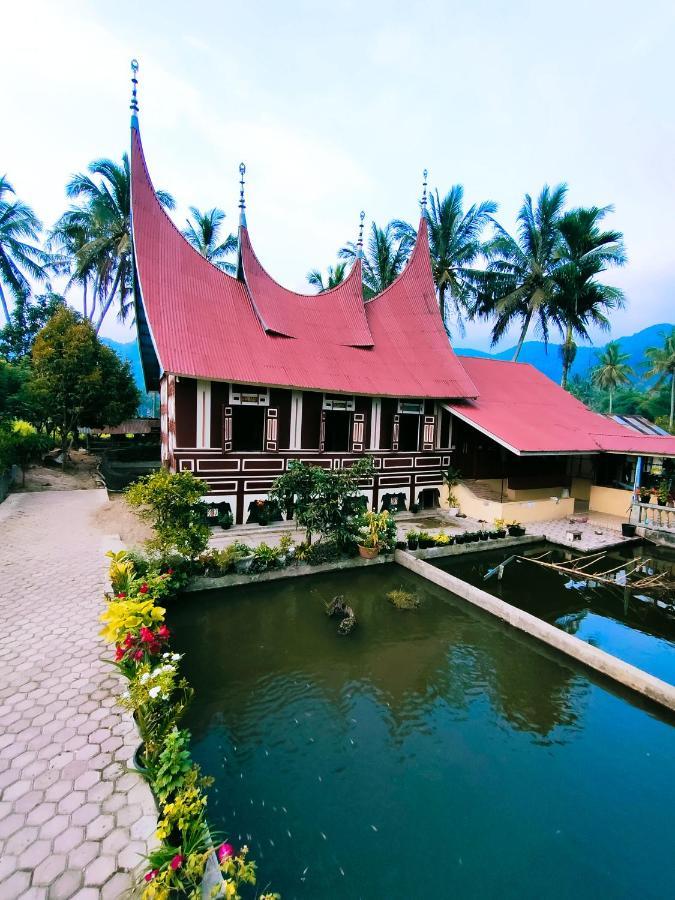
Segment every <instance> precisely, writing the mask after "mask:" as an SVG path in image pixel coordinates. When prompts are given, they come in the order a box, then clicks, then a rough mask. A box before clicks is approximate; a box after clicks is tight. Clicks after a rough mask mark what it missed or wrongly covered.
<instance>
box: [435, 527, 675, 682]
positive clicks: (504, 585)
mask: <svg viewBox="0 0 675 900" xmlns="http://www.w3.org/2000/svg"><path fill="white" fill-rule="evenodd" d="M545 550H551V545H550V544H546V545H545V544H541V545H532V546H528V547H526V548H521V550H520V551H519V552H521V553H522V555H524V556H540V555H541V554H542V553H543V552H544V551H545ZM513 553H514V550H513V548H511V549H506V550H500V551H497V552H489V551H486V552H485V553H476V554H468V555H466V556H463V557H455V558H452V557H448V558H446V559H444V560H443V559H438V560H435V561H433V564H434V565H436V566H438V567H439V568H442V569H444V570H445V571H446V572H450V573H452V574H453V575H456V576H457V577H458V578H461V579H462V580H463V581H468V582H469V583H470V584H474V585H477V586H478V587H481V588H483V590H485V591H488V592H489V593H491V594H494V595H495V596H497V597H500V598H501V599H502V600H505V601H506V602H507V603H511V604H513V605H514V606H517V607H519V608H520V609H524V610H526V611H527V612H529V613H532V614H533V615H535V616H538V617H539V618H540V619H544V620H545V621H546V622H550V623H551V624H552V625H556V626H557V627H558V628H561V629H562V630H564V631H567V632H568V633H569V634H574V635H576V637H578V638H580V639H581V640H582V641H587V642H588V643H589V644H593V645H594V646H595V647H599V648H600V649H601V650H606V651H607V652H608V653H612V654H613V655H614V656H618V657H619V659H623V660H625V661H626V662H629V663H632V664H633V665H634V666H638V667H639V668H641V669H644V671H645V672H649V673H650V674H651V675H656V676H657V677H658V678H662V679H663V680H664V681H668V682H670V683H671V684H675V619H673V617H672V615H669V614H668V613H667V612H666V611H665V610H664V609H663V608H659V607H658V606H656V605H655V604H654V597H650V596H649V592H648V591H645V593H644V595H642V597H641V598H638V597H629V596H627V595H625V592H624V590H623V588H621V587H609V586H605V585H601V584H598V583H597V582H596V583H595V585H596V586H595V587H593V586H589V585H588V579H574V578H570V576H569V575H564V574H561V573H559V572H555V571H551V570H550V569H544V568H542V567H541V566H537V565H534V564H532V563H517V562H512V563H509V564H508V565H507V566H506V568H505V569H504V575H503V577H502V580H501V582H500V581H499V580H498V579H497V577H496V576H493V577H492V578H490V579H489V580H488V581H485V579H484V577H483V576H484V575H485V574H486V573H487V572H488V571H489V570H490V569H492V568H494V567H495V566H497V565H499V563H501V562H503V561H504V560H505V559H507V558H508V557H510V556H511V555H512V554H513ZM637 556H639V557H642V558H643V559H645V558H650V559H651V563H650V564H649V565H650V568H653V569H654V571H656V570H658V571H668V572H670V573H671V577H672V575H673V573H675V551H673V550H669V549H667V548H665V547H655V546H654V545H643V546H637V547H635V546H630V547H625V548H621V549H618V548H617V549H615V550H612V551H610V552H609V553H608V554H607V556H606V557H605V559H603V560H602V561H600V562H598V563H597V564H592V565H590V566H589V568H588V571H589V573H591V574H592V573H593V572H594V571H596V572H599V571H603V570H607V569H610V568H613V567H615V566H618V565H620V564H621V562H622V561H625V560H629V559H631V558H633V557H637ZM578 557H579V554H573V553H571V552H570V551H565V550H562V549H553V550H552V552H551V555H550V556H547V557H546V559H547V560H551V561H552V562H560V563H562V562H565V561H566V560H572V559H575V558H578ZM591 580H592V579H591Z"/></svg>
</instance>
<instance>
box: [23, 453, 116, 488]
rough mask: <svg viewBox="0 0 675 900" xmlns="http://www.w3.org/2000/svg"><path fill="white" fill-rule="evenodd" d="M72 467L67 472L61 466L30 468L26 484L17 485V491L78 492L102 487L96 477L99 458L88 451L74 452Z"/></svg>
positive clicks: (71, 455)
mask: <svg viewBox="0 0 675 900" xmlns="http://www.w3.org/2000/svg"><path fill="white" fill-rule="evenodd" d="M70 458H71V461H70V465H69V466H68V467H67V469H66V470H65V471H62V469H61V466H56V465H54V466H30V468H28V469H27V470H26V484H25V487H21V485H20V484H17V485H16V486H15V487H14V490H15V491H77V490H92V489H93V488H99V487H101V481H100V479H99V478H98V476H97V475H96V469H97V468H98V457H97V456H94V455H93V454H92V453H87V451H86V450H72V451H71V453H70Z"/></svg>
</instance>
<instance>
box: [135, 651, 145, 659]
mask: <svg viewBox="0 0 675 900" xmlns="http://www.w3.org/2000/svg"><path fill="white" fill-rule="evenodd" d="M134 659H136V660H141V659H143V651H142V650H137V651H136V652H135V653H134Z"/></svg>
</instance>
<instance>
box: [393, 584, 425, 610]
mask: <svg viewBox="0 0 675 900" xmlns="http://www.w3.org/2000/svg"><path fill="white" fill-rule="evenodd" d="M387 600H389V602H390V603H392V604H393V605H394V606H395V607H396V609H417V607H418V606H419V605H420V598H419V597H418V596H417V594H411V593H410V592H409V591H404V590H403V588H396V589H395V590H393V591H389V593H388V594H387Z"/></svg>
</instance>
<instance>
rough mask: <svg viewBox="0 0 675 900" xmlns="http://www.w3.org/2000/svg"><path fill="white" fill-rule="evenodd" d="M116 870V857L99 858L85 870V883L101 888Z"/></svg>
mask: <svg viewBox="0 0 675 900" xmlns="http://www.w3.org/2000/svg"><path fill="white" fill-rule="evenodd" d="M115 869H116V865H115V857H114V856H99V857H97V858H96V859H95V860H93V862H91V863H89V865H88V866H87V868H86V869H85V870H84V883H85V885H87V886H90V885H91V886H94V887H100V886H101V885H103V884H105V882H106V881H107V880H108V879H109V878H110V876H111V875H112V874H113V872H114V871H115Z"/></svg>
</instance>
